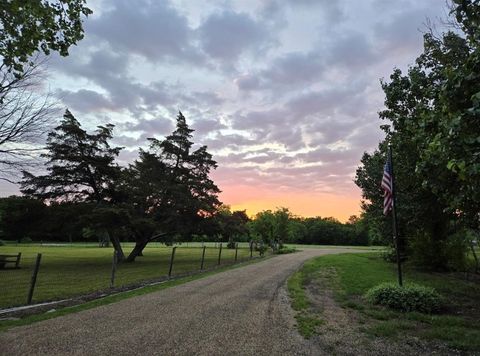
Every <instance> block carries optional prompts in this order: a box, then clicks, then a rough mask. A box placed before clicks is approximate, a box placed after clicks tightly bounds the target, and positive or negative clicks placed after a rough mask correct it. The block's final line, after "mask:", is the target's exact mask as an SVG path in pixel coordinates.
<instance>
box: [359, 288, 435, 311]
mask: <svg viewBox="0 0 480 356" xmlns="http://www.w3.org/2000/svg"><path fill="white" fill-rule="evenodd" d="M365 297H366V299H367V301H368V302H370V303H372V304H379V305H383V306H386V307H389V308H391V309H395V310H398V311H402V312H411V311H418V312H422V313H434V312H438V311H439V310H440V308H441V305H442V297H441V296H440V294H438V293H437V292H436V291H435V290H434V289H433V288H429V287H425V286H421V285H418V284H410V285H406V286H403V287H400V286H399V285H397V284H395V283H382V284H380V285H378V286H375V287H373V288H371V289H370V290H369V291H368V292H367V293H366V295H365Z"/></svg>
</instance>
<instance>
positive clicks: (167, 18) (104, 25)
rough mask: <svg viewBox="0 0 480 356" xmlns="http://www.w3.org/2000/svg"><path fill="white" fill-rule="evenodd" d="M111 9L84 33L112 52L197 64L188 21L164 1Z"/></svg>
mask: <svg viewBox="0 0 480 356" xmlns="http://www.w3.org/2000/svg"><path fill="white" fill-rule="evenodd" d="M112 4H114V7H113V9H111V10H110V11H107V12H105V13H102V15H101V16H100V17H99V18H97V19H95V20H93V21H90V22H89V23H88V25H87V32H90V33H92V34H94V35H95V36H97V37H98V38H101V39H103V40H105V41H107V42H108V44H109V46H110V47H111V48H112V50H114V51H118V52H122V53H123V54H127V55H130V54H138V55H141V56H143V57H145V58H146V59H148V60H150V61H151V62H158V61H160V60H162V59H175V61H178V60H185V61H189V62H191V61H194V60H195V61H198V60H200V59H201V57H200V55H199V53H198V51H197V50H196V49H195V48H194V47H193V45H192V42H191V41H192V29H191V28H190V27H189V25H188V20H187V18H185V17H184V16H182V15H180V14H179V13H178V12H177V11H176V10H175V9H174V8H173V7H171V6H170V5H169V4H168V2H167V1H148V0H140V1H134V2H133V1H128V0H118V1H115V2H113V3H112Z"/></svg>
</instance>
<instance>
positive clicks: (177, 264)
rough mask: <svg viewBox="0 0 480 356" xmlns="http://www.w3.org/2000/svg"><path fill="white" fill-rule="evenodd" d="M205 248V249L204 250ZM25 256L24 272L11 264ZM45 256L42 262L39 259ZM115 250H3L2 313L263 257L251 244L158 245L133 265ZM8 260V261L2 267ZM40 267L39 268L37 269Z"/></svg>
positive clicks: (33, 247) (44, 246)
mask: <svg viewBox="0 0 480 356" xmlns="http://www.w3.org/2000/svg"><path fill="white" fill-rule="evenodd" d="M202 245H203V246H202ZM19 252H21V258H20V262H19V268H15V264H14V263H12V262H8V260H11V259H13V257H5V256H16V255H17V254H18V253H19ZM39 254H40V255H41V258H40V259H39V257H38V255H39ZM114 256H115V254H114V253H113V249H112V248H100V247H98V246H96V245H93V244H89V245H83V246H80V245H73V246H71V245H69V244H66V245H59V244H54V245H48V244H42V245H40V244H32V245H28V246H22V245H21V244H19V245H7V246H1V247H0V309H4V308H9V307H16V306H22V305H26V304H30V303H42V302H49V301H58V300H64V299H69V298H74V297H79V296H85V295H98V296H101V295H104V294H108V293H109V292H111V291H112V290H117V289H128V288H129V287H132V288H133V287H136V286H139V285H142V284H147V283H150V282H155V281H162V280H167V279H169V278H175V277H179V276H184V275H189V274H194V273H198V272H200V271H201V270H211V269H214V268H217V267H221V266H226V265H231V264H234V263H238V262H242V261H246V260H249V259H251V258H256V257H259V252H258V251H255V250H254V249H253V248H252V249H251V248H250V247H249V244H248V243H246V244H237V246H236V247H235V248H226V246H225V245H224V244H223V245H222V244H219V243H217V244H215V243H203V244H202V243H196V244H195V243H189V245H188V246H187V244H186V243H184V244H181V245H177V246H173V247H167V246H165V245H163V246H161V245H155V244H154V245H152V246H147V248H145V250H144V253H143V256H139V257H137V258H136V260H135V262H132V263H126V262H122V263H118V262H117V261H116V259H115V257H114ZM2 261H6V263H5V264H4V265H2ZM35 267H37V268H35Z"/></svg>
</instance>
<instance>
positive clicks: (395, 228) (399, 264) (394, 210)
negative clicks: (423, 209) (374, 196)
mask: <svg viewBox="0 0 480 356" xmlns="http://www.w3.org/2000/svg"><path fill="white" fill-rule="evenodd" d="M388 159H389V161H390V165H391V168H392V199H393V202H392V217H393V241H394V243H395V250H396V253H397V272H398V284H399V285H400V286H403V278H402V262H401V261H400V250H399V245H400V243H399V242H400V241H399V240H398V225H397V197H396V194H395V174H394V170H393V158H392V145H391V144H390V143H389V144H388Z"/></svg>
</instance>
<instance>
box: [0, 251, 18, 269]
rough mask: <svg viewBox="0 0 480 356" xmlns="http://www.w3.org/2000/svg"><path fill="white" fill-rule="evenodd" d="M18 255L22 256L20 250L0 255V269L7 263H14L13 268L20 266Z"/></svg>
mask: <svg viewBox="0 0 480 356" xmlns="http://www.w3.org/2000/svg"><path fill="white" fill-rule="evenodd" d="M20 257H22V253H21V252H19V253H18V255H0V269H5V268H6V265H7V264H8V263H11V264H14V265H15V267H13V268H20Z"/></svg>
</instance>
